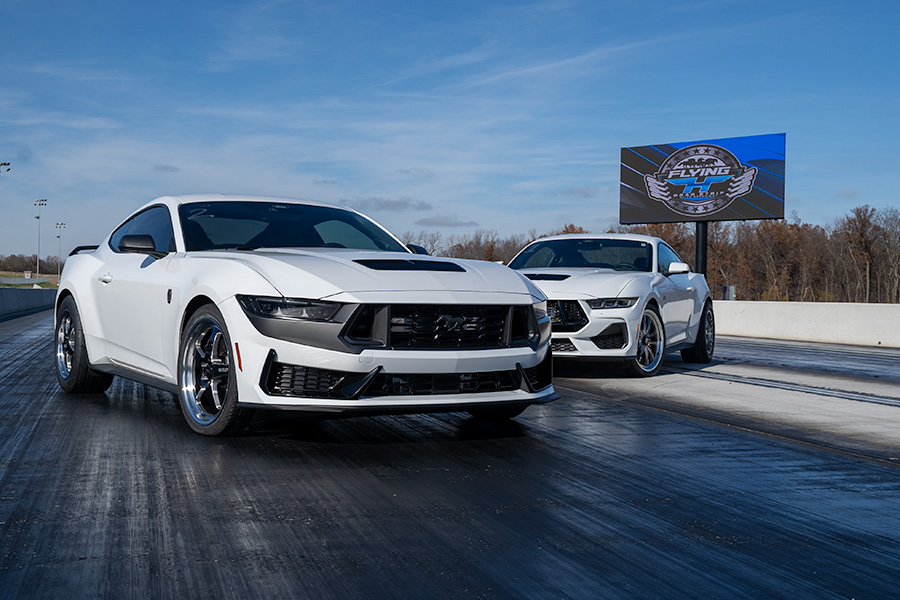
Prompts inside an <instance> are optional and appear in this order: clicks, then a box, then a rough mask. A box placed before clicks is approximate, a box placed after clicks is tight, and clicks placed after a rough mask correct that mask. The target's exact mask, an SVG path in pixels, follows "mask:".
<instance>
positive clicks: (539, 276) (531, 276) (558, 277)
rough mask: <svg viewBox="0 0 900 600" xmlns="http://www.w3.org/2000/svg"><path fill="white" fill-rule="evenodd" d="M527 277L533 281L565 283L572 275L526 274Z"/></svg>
mask: <svg viewBox="0 0 900 600" xmlns="http://www.w3.org/2000/svg"><path fill="white" fill-rule="evenodd" d="M525 277H527V278H528V279H530V280H532V281H565V280H566V279H568V278H569V277H571V275H555V274H552V273H525Z"/></svg>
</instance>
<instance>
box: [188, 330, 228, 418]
mask: <svg viewBox="0 0 900 600" xmlns="http://www.w3.org/2000/svg"><path fill="white" fill-rule="evenodd" d="M179 383H180V384H181V400H182V404H183V405H184V407H185V409H186V412H187V413H188V414H189V415H190V416H191V418H193V419H194V420H195V421H196V422H197V423H199V424H201V425H209V424H210V423H212V422H213V421H215V420H216V418H217V417H218V416H219V413H220V412H221V411H222V407H223V406H224V405H225V400H226V396H227V394H228V386H229V385H230V384H231V359H230V355H229V343H228V339H227V337H226V336H225V332H224V331H222V327H221V325H219V323H218V322H216V320H215V319H213V318H211V317H208V316H206V317H203V318H201V319H199V320H197V321H195V322H194V323H193V325H192V326H191V329H190V330H189V331H188V332H187V334H186V336H185V343H184V345H183V347H182V357H181V367H180V382H179Z"/></svg>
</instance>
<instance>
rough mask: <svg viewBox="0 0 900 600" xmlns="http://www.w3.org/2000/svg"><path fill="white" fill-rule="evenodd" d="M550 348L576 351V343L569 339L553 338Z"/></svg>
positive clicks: (558, 350)
mask: <svg viewBox="0 0 900 600" xmlns="http://www.w3.org/2000/svg"><path fill="white" fill-rule="evenodd" d="M550 349H551V350H553V351H554V352H575V351H576V348H575V344H573V343H572V342H571V341H569V340H553V341H551V342H550Z"/></svg>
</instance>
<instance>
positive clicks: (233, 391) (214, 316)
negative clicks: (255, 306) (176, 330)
mask: <svg viewBox="0 0 900 600" xmlns="http://www.w3.org/2000/svg"><path fill="white" fill-rule="evenodd" d="M204 319H211V320H212V321H214V322H215V323H216V324H217V325H218V326H219V328H220V329H221V330H222V335H223V336H224V337H225V343H226V344H227V345H228V354H229V361H228V389H227V391H226V392H225V401H224V402H223V403H222V408H221V410H219V412H218V414H217V415H216V416H215V418H214V419H213V420H212V421H211V422H209V423H201V422H200V421H198V420H197V419H195V418H194V415H193V414H192V411H191V409H190V407H189V406H188V403H189V400H187V398H186V397H185V395H184V383H183V381H182V377H183V374H182V371H183V368H184V363H185V361H186V359H187V352H188V351H189V350H188V347H187V341H188V339H189V337H190V336H191V333H192V332H193V330H194V329H195V327H196V326H197V325H198V323H199V322H200V321H202V320H204ZM233 354H234V347H233V346H232V342H231V335H230V334H229V333H228V327H227V325H226V324H225V319H224V317H223V316H222V313H221V312H219V309H218V308H216V307H215V305H213V304H205V305H203V306H201V307H200V308H198V309H197V310H196V311H195V312H194V314H192V315H191V317H190V318H189V319H188V321H187V323H186V324H185V326H184V330H183V331H182V332H181V341H180V343H179V345H178V394H177V396H178V406H179V407H180V408H181V413H182V415H183V416H184V419H185V421H187V423H188V425H189V426H190V428H191V429H193V430H194V431H195V432H197V433H200V434H203V435H226V434H228V433H234V432H235V431H234V429H235V428H234V424H235V422H236V420H237V419H238V417H239V415H240V411H241V409H239V408H238V406H237V403H238V392H237V388H238V384H237V376H236V372H235V368H234V363H235V361H234V360H232V359H231V357H232V356H233ZM241 428H242V427H241Z"/></svg>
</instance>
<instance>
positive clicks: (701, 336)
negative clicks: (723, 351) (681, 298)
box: [681, 301, 716, 364]
mask: <svg viewBox="0 0 900 600" xmlns="http://www.w3.org/2000/svg"><path fill="white" fill-rule="evenodd" d="M715 349H716V318H715V316H714V315H713V308H712V302H708V301H707V303H706V305H705V306H704V307H703V314H702V315H700V327H699V328H698V329H697V341H696V342H694V345H693V346H691V347H690V348H685V349H684V350H682V351H681V358H682V359H683V360H684V362H691V363H704V364H705V363H708V362H709V361H711V360H712V357H713V351H715Z"/></svg>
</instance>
